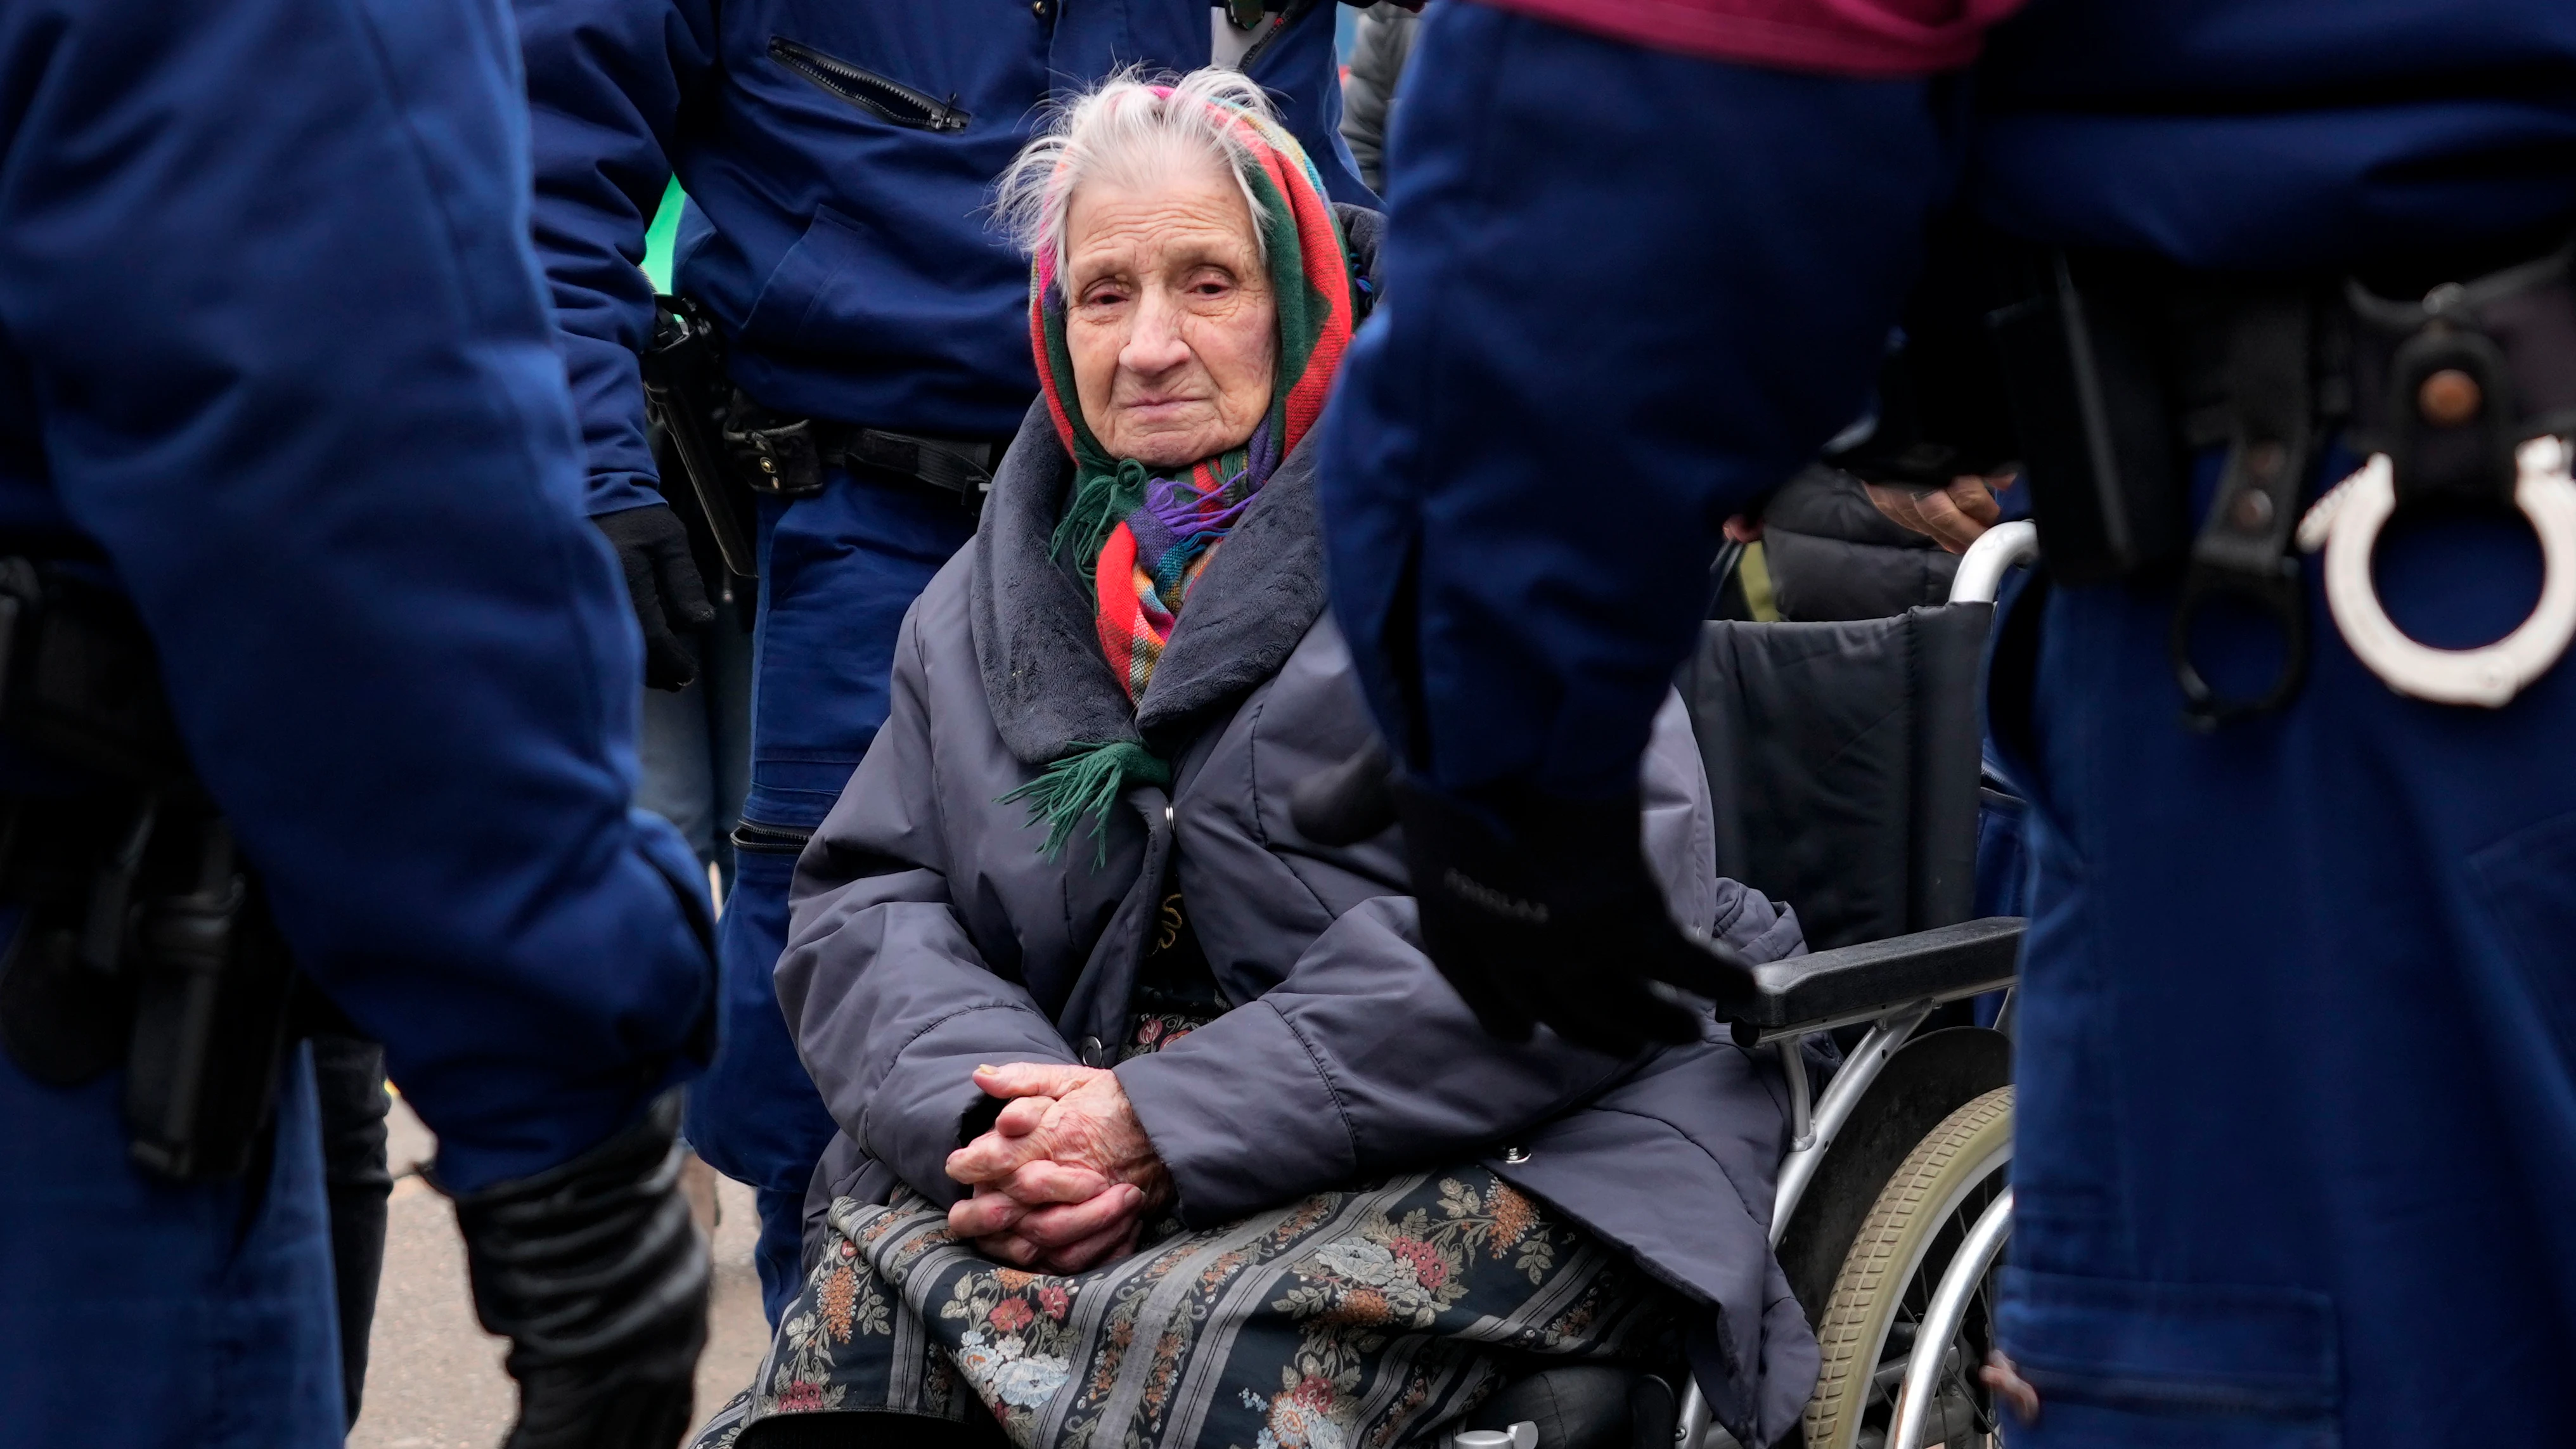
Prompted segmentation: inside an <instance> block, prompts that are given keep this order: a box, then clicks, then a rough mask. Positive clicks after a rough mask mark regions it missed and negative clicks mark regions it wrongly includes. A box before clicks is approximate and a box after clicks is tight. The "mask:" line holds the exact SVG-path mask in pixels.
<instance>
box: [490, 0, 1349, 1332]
mask: <svg viewBox="0 0 2576 1449" xmlns="http://www.w3.org/2000/svg"><path fill="white" fill-rule="evenodd" d="M518 12H519V24H520V31H521V36H522V42H523V45H524V48H525V54H526V57H527V71H528V79H529V96H530V101H531V103H532V106H533V108H534V111H535V117H536V123H535V124H536V130H535V141H536V157H537V161H536V166H537V211H536V226H537V241H538V249H539V252H540V254H541V255H542V256H543V258H544V260H545V265H546V270H547V274H548V278H549V280H550V281H551V282H552V284H553V288H554V298H555V307H556V311H557V314H558V316H559V317H560V319H561V321H562V324H563V328H564V342H563V346H564V352H565V356H566V361H567V363H568V366H569V369H570V372H571V377H572V387H573V396H574V400H575V405H576V407H577V409H578V411H579V413H580V417H581V424H582V432H583V438H584V442H585V443H586V445H587V448H588V453H589V460H590V492H589V504H588V506H589V508H590V510H591V512H592V513H593V514H594V515H595V516H596V517H597V518H598V521H599V525H600V527H601V528H602V529H603V530H605V531H606V532H607V533H608V534H609V536H610V537H611V538H612V539H614V540H616V541H617V543H618V546H619V548H620V550H621V552H622V553H623V555H624V556H625V559H626V571H627V576H628V578H629V579H630V581H633V582H635V584H636V585H637V587H636V589H635V600H636V606H637V610H638V613H639V616H640V618H641V621H642V625H643V629H644V632H645V635H646V640H647V650H648V674H649V675H650V676H651V678H652V682H654V683H656V684H660V685H663V686H665V687H676V686H677V685H678V684H679V683H680V682H682V681H684V680H685V679H686V678H687V676H688V673H689V670H690V662H689V659H688V655H687V652H686V650H685V648H684V647H683V646H682V645H681V644H680V643H679V641H678V637H677V635H678V634H679V633H680V632H684V631H685V630H686V629H687V628H688V627H690V626H691V624H692V623H693V622H695V621H697V620H698V619H699V617H700V610H699V608H698V606H699V604H700V602H701V601H702V599H703V597H704V590H703V587H702V581H700V580H698V579H697V578H696V577H695V574H694V571H693V570H692V569H691V567H690V565H689V562H688V554H687V548H686V545H685V542H684V540H683V536H682V530H681V524H680V522H679V521H678V520H677V519H676V518H675V517H674V516H673V514H672V513H671V511H670V509H669V507H668V506H667V505H666V503H665V500H664V495H663V491H662V489H663V488H664V487H665V486H668V487H670V488H671V490H672V491H673V492H674V493H675V494H677V495H679V496H682V497H684V498H693V497H694V494H693V493H692V492H691V491H690V490H687V489H683V488H681V487H679V486H678V485H679V484H680V483H681V482H682V480H680V479H674V478H664V477H661V476H660V475H659V474H658V473H657V470H656V468H655V463H654V459H653V456H652V454H651V451H650V449H649V447H648V444H647V423H646V395H645V391H644V388H643V387H642V386H641V377H640V375H639V367H640V364H639V353H640V352H641V351H643V349H645V347H646V346H647V344H648V343H649V342H651V341H652V340H653V337H654V326H655V321H656V317H655V310H654V302H653V297H652V293H651V287H650V284H649V283H648V282H647V281H646V280H645V278H644V276H643V274H642V273H641V272H640V271H638V270H637V268H636V263H637V261H638V260H639V259H640V258H641V257H642V256H643V252H644V232H645V226H646V223H647V222H648V221H649V220H650V219H651V214H652V211H653V209H654V207H655V206H656V204H657V203H658V201H659V199H660V198H661V196H662V195H663V191H664V186H665V183H666V182H667V181H668V180H669V179H670V178H671V176H672V175H673V174H674V173H676V174H677V176H678V178H679V181H680V184H681V186H683V187H684V188H685V189H686V191H687V193H688V197H689V203H690V204H689V210H688V212H687V213H686V215H685V216H684V218H683V220H682V222H681V225H680V232H679V239H678V244H677V248H676V266H675V268H674V273H675V280H676V283H677V287H678V290H679V291H680V293H682V294H683V295H684V296H685V297H686V298H687V299H688V300H689V301H690V302H691V303H692V304H694V306H695V307H697V308H699V309H702V311H703V314H704V315H705V316H706V317H707V318H708V319H709V321H710V322H711V324H712V327H713V330H714V332H715V334H716V336H717V338H718V339H719V340H720V342H721V345H722V349H723V354H724V373H725V376H726V381H727V383H728V384H729V386H728V389H727V390H728V392H729V394H730V396H728V397H725V398H723V399H721V400H719V401H718V402H717V404H716V406H715V407H714V408H713V409H712V411H714V412H715V413H717V414H718V416H719V421H717V422H716V423H714V424H712V425H710V426H709V427H708V428H707V430H706V431H707V433H708V436H709V438H710V444H711V449H712V450H715V451H721V452H722V453H723V454H724V457H723V459H722V462H721V464H720V467H721V468H722V469H723V470H724V471H725V472H727V474H728V475H729V476H728V477H727V478H726V479H725V480H724V481H723V483H722V485H721V486H722V487H723V488H725V489H731V488H733V487H736V486H747V487H750V488H752V489H754V490H756V492H757V495H758V509H757V515H756V518H755V519H753V520H749V522H750V527H749V528H747V529H746V530H745V532H746V533H748V534H751V535H752V536H753V540H754V547H756V550H757V556H758V572H759V575H760V582H759V614H758V622H757V625H756V640H755V649H756V657H755V664H754V670H755V677H754V685H753V694H752V764H751V790H750V795H749V798H748V799H747V801H746V802H745V804H744V806H743V823H742V826H741V828H740V829H739V830H738V831H737V832H736V834H735V845H736V848H737V851H738V864H737V877H736V882H735V886H734V891H733V894H732V896H731V898H730V899H729V900H728V902H727V905H726V910H725V913H724V922H723V940H722V956H723V961H724V982H725V986H724V1005H725V1031H724V1043H723V1046H722V1049H721V1050H720V1052H719V1054H718V1058H717V1061H716V1064H715V1066H714V1067H713V1068H712V1069H711V1070H710V1071H709V1072H708V1074H707V1075H706V1077H705V1078H704V1079H702V1080H701V1081H700V1082H699V1083H698V1084H697V1086H696V1087H694V1088H693V1089H692V1091H691V1095H690V1103H689V1121H688V1132H689V1138H690V1141H691V1144H692V1145H693V1146H694V1147H696V1149H697V1150H698V1151H699V1152H700V1153H701V1154H703V1155H704V1156H705V1157H706V1159H707V1161H708V1162H710V1163H712V1164H713V1165H714V1166H715V1167H716V1168H717V1169H718V1170H719V1171H722V1172H724V1173H725V1174H726V1175H728V1176H730V1177H734V1178H737V1179H739V1180H741V1181H744V1182H747V1183H750V1184H751V1185H752V1186H753V1187H754V1188H756V1189H757V1190H758V1202H759V1205H760V1213H761V1222H762V1235H761V1246H760V1252H759V1263H760V1274H761V1284H762V1290H763V1297H764V1299H765V1301H766V1302H767V1304H768V1307H769V1310H770V1313H771V1315H772V1317H773V1318H774V1317H775V1316H776V1314H777V1313H778V1311H779V1310H780V1309H781V1308H782V1307H783V1306H784V1304H785V1303H786V1301H787V1299H788V1297H789V1296H790V1295H791V1294H792V1293H793V1291H794V1289H795V1285H796V1282H797V1278H798V1274H797V1252H798V1243H799V1239H800V1237H801V1234H802V1228H801V1210H802V1206H803V1201H804V1195H805V1189H806V1185H807V1180H808V1179H809V1178H810V1177H811V1176H812V1172H813V1167H814V1164H815V1161H816V1160H817V1159H818V1158H819V1157H820V1156H821V1154H822V1150H823V1147H824V1145H825V1144H826V1143H827V1142H829V1141H830V1139H831V1136H832V1132H833V1126H832V1122H831V1119H830V1117H829V1116H828V1115H827V1114H826V1113H825V1112H824V1110H823V1104H822V1101H821V1099H820V1098H819V1097H818V1096H817V1095H816V1094H815V1091H814V1088H813V1086H812V1084H811V1082H809V1081H808V1080H807V1079H806V1076H805V1073H804V1069H803V1068H802V1066H801V1065H799V1064H798V1062H797V1060H796V1054H795V1047H794V1044H793V1043H792V1042H790V1041H789V1039H788V1036H787V1031H786V1025H785V1023H784V1021H783V1020H782V1019H781V1018H780V1016H779V1013H778V1006H777V1000H776V997H775V996H774V995H773V993H772V988H771V984H770V973H771V970H772V968H773V967H774V966H775V965H776V964H777V960H778V956H779V953H780V951H781V949H782V948H783V946H784V944H785V934H786V929H787V881H788V876H789V873H790V871H791V869H792V867H793V865H794V862H795V857H796V852H797V851H798V850H799V849H800V848H801V847H802V845H803V843H804V841H805V838H806V836H807V835H809V834H810V833H811V832H812V830H813V828H814V827H815V825H817V824H818V823H820V822H821V820H822V818H823V814H824V812H825V811H826V810H827V809H829V808H830V807H831V804H832V802H833V800H834V799H836V798H838V796H839V795H840V792H841V787H842V785H843V784H844V783H846V782H847V781H848V779H849V776H850V772H851V770H852V769H854V768H855V767H856V766H857V764H858V761H859V757H860V756H861V755H863V754H865V753H866V752H867V747H868V741H869V740H871V739H872V738H874V737H875V734H876V730H877V726H878V725H879V724H880V723H882V722H883V721H884V718H885V712H886V690H887V681H888V678H889V674H890V670H891V665H892V660H893V651H894V643H895V633H896V629H897V627H898V626H899V625H900V624H901V622H902V618H903V613H904V610H905V609H906V608H908V607H910V605H911V603H912V599H913V596H914V595H916V594H917V593H919V592H920V591H921V589H922V587H923V586H924V585H925V584H927V583H928V582H929V581H930V576H931V574H932V573H934V572H935V571H937V569H938V568H939V566H940V565H941V564H942V563H944V562H946V561H947V558H948V556H949V554H951V553H952V552H954V551H955V550H956V548H957V547H958V545H960V544H961V543H963V542H964V541H965V540H966V538H967V536H968V534H969V533H970V532H971V531H972V529H973V526H974V520H975V512H976V508H977V506H978V504H979V501H980V498H981V489H982V484H983V481H984V479H985V476H986V472H987V470H988V469H990V468H991V467H992V466H993V464H994V463H996V462H997V461H998V460H999V455H1000V452H1001V449H1002V446H1003V444H1004V443H1005V442H1006V441H1007V440H1008V438H1009V436H1010V434H1011V433H1012V432H1013V431H1015V430H1016V429H1017V428H1018V427H1019V424H1020V419H1021V416H1022V414H1023V413H1024V412H1025V411H1026V410H1027V408H1028V405H1029V402H1030V400H1031V399H1033V398H1034V397H1035V396H1036V395H1037V379H1036V376H1035V374H1034V373H1033V372H1032V370H1031V364H1030V361H1029V342H1028V320H1027V316H1028V268H1027V266H1026V264H1025V263H1024V262H1022V261H1020V260H1019V259H1017V258H1015V257H1014V256H1013V255H1012V254H1011V252H1010V249H1009V248H1008V246H1007V245H1006V244H1005V243H1004V241H1003V240H1002V238H1001V237H1000V236H999V235H998V234H996V233H995V232H993V231H992V230H991V228H990V227H989V225H988V224H987V217H986V215H985V207H986V205H987V203H988V202H989V200H990V197H989V194H988V188H989V187H990V185H991V183H992V180H993V178H994V177H995V176H996V175H998V174H999V173H1000V171H1001V169H1002V167H1003V166H1004V165H1006V164H1007V163H1008V162H1009V161H1010V159H1011V157H1012V156H1013V154H1014V153H1015V152H1016V151H1017V150H1018V148H1019V147H1020V146H1021V145H1022V144H1023V143H1024V142H1026V141H1027V140H1028V138H1029V135H1030V128H1031V125H1032V123H1033V121H1034V120H1035V118H1036V116H1037V115H1038V113H1039V111H1040V110H1041V108H1042V107H1043V106H1044V105H1045V104H1046V103H1047V101H1048V98H1049V97H1050V96H1052V95H1056V94H1060V93H1062V92H1064V91H1065V90H1067V89H1068V88H1072V87H1077V86H1080V85H1082V84H1084V83H1086V82H1088V81H1091V80H1095V79H1098V78H1100V77H1102V76H1106V75H1108V74H1110V73H1112V72H1113V71H1116V70H1118V69H1119V68H1121V67H1123V66H1138V65H1141V66H1145V67H1148V68H1162V69H1171V70H1190V69H1195V68H1197V67H1199V66H1203V65H1206V64H1209V63H1210V60H1211V58H1212V57H1213V58H1214V59H1216V60H1218V61H1221V62H1225V63H1232V64H1238V65H1244V66H1247V67H1248V69H1249V72H1250V74H1252V75H1253V76H1254V77H1255V78H1257V79H1259V80H1260V81H1262V82H1263V83H1264V84H1265V85H1267V86H1268V87H1270V88H1271V89H1272V90H1273V91H1274V92H1276V93H1279V94H1280V95H1281V96H1282V97H1283V102H1282V113H1283V115H1284V116H1285V117H1286V118H1287V120H1288V124H1289V127H1290V129H1291V130H1293V131H1294V132H1295V133H1296V135H1297V138H1298V140H1299V141H1301V142H1303V143H1304V144H1305V146H1306V149H1307V154H1309V155H1311V156H1313V157H1315V158H1316V159H1317V162H1318V164H1319V165H1320V166H1321V168H1322V170H1323V172H1324V175H1325V178H1326V185H1327V187H1328V188H1329V189H1330V190H1331V191H1332V193H1333V196H1334V198H1335V199H1336V200H1343V201H1369V200H1372V198H1371V197H1370V195H1369V193H1368V192H1367V191H1366V189H1365V188H1364V187H1362V186H1361V184H1360V182H1359V180H1358V179H1357V175H1356V172H1355V170H1354V168H1353V167H1352V165H1351V162H1350V153H1349V151H1348V149H1347V148H1346V147H1345V146H1344V145H1343V144H1342V142H1341V140H1340V136H1339V131H1338V124H1339V121H1340V117H1341V90H1340V86H1339V83H1338V79H1337V71H1336V68H1335V63H1334V50H1333V18H1334V7H1333V6H1332V4H1331V3H1330V0H1322V3H1318V0H1287V3H1286V4H1285V8H1282V4H1281V0H1270V3H1269V9H1267V10H1264V8H1263V5H1262V3H1261V0H1233V3H1231V4H1229V5H1227V6H1225V7H1221V8H1218V7H1211V6H1210V5H1209V4H1208V3H1207V0H1152V3H1134V4H1118V5H1101V4H1095V3H1087V0H945V3H940V4H917V5H848V4H824V3H816V0H764V3H750V4H745V3H734V0H726V3H716V0H653V3H629V0H519V4H518ZM719 433H721V434H722V435H724V442H723V443H721V444H716V443H714V442H713V439H714V438H715V437H716V436H717V435H718V434H719ZM723 506H724V505H721V504H720V505H719V511H721V510H722V508H723Z"/></svg>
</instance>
